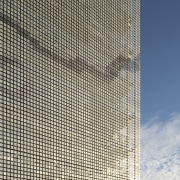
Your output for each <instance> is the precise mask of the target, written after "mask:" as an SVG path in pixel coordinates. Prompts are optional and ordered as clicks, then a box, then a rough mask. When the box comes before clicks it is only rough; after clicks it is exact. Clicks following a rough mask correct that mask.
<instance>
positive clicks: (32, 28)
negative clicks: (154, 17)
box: [0, 0, 140, 180]
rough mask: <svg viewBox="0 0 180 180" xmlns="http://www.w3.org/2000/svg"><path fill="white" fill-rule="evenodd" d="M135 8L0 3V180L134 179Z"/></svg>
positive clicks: (86, 2)
mask: <svg viewBox="0 0 180 180" xmlns="http://www.w3.org/2000/svg"><path fill="white" fill-rule="evenodd" d="M139 52H140V51H139V0H113V1H112V0H80V1H77V0H62V1H58V0H38V1H35V0H26V1H25V0H0V102H1V103H0V179H7V180H20V179H25V180H27V179H29V180H34V179H38V180H39V179H42V180H45V179H48V180H62V179H66V180H74V179H78V180H81V179H82V180H118V179H122V180H135V179H139V81H140V79H139Z"/></svg>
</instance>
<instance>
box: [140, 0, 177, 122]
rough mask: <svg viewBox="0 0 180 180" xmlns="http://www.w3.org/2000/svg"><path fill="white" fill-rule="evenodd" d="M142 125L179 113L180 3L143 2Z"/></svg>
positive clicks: (164, 0) (166, 1) (146, 0)
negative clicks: (151, 120)
mask: <svg viewBox="0 0 180 180" xmlns="http://www.w3.org/2000/svg"><path fill="white" fill-rule="evenodd" d="M141 92H142V93H141V115H142V121H141V122H142V123H145V122H146V121H147V120H148V119H149V118H151V117H152V116H153V115H156V114H157V113H158V114H160V115H161V116H162V117H163V118H166V117H167V116H168V115H169V114H171V113H172V112H180V96H179V93H180V0H172V1H170V0H141Z"/></svg>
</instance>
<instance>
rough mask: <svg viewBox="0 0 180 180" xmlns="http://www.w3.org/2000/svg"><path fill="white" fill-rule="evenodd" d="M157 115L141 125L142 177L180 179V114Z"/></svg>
mask: <svg viewBox="0 0 180 180" xmlns="http://www.w3.org/2000/svg"><path fill="white" fill-rule="evenodd" d="M159 120H160V119H159V118H158V116H157V117H154V118H152V119H151V120H150V121H149V122H147V123H146V124H144V125H142V127H141V179H142V180H179V179H180V114H178V113H172V114H171V115H170V118H169V119H168V120H166V121H159Z"/></svg>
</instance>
